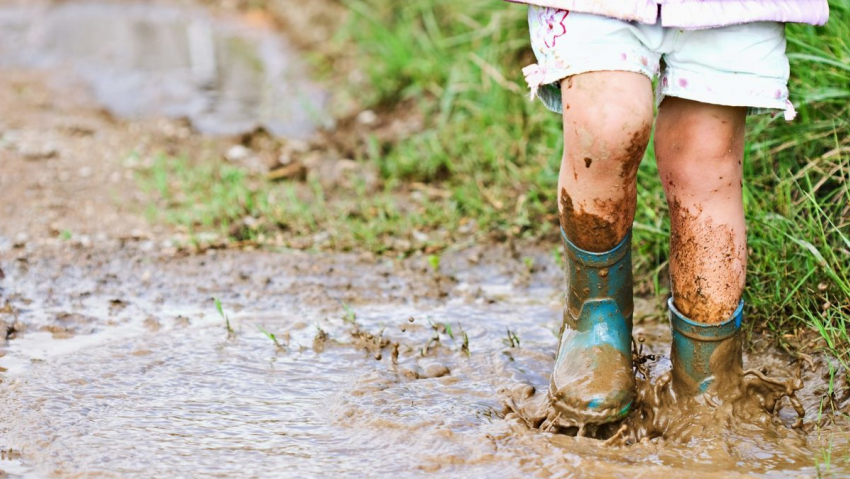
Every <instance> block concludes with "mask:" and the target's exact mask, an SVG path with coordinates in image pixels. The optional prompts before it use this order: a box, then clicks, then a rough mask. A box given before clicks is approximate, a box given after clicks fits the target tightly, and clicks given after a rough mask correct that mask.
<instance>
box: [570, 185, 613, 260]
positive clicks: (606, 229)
mask: <svg viewBox="0 0 850 479" xmlns="http://www.w3.org/2000/svg"><path fill="white" fill-rule="evenodd" d="M560 201H561V227H562V228H564V231H565V232H566V233H567V238H569V239H570V241H572V242H573V244H575V245H576V246H578V247H579V248H581V249H583V250H585V251H592V252H604V251H610V250H612V249H614V247H615V246H617V245H618V244H619V243H620V241H622V239H623V238H622V236H621V234H620V233H619V232H618V230H619V229H622V228H618V225H617V224H616V223H615V222H614V221H611V220H609V219H607V218H605V217H603V216H601V215H596V214H593V213H589V212H587V211H585V210H584V209H583V208H582V207H581V206H579V205H575V204H574V203H573V198H572V197H571V196H570V194H569V193H567V190H566V188H561V195H560ZM612 203H613V201H612ZM611 206H613V205H611Z"/></svg>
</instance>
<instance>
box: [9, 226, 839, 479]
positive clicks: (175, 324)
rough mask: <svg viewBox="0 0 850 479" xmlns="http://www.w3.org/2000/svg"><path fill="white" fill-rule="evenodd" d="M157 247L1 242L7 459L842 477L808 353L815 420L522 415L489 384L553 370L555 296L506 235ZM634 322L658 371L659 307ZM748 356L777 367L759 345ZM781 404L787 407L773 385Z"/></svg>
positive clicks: (139, 469)
mask: <svg viewBox="0 0 850 479" xmlns="http://www.w3.org/2000/svg"><path fill="white" fill-rule="evenodd" d="M2 243H3V242H0V244H2ZM151 246H152V245H150V244H147V243H143V244H141V245H140V246H139V247H138V248H135V249H130V250H128V249H127V248H126V247H125V248H121V247H119V246H117V245H116V246H115V247H114V249H108V248H107V249H101V250H95V251H93V252H92V251H90V250H89V251H85V250H82V251H79V250H76V249H74V248H71V247H69V246H62V245H59V246H57V247H55V248H54V249H52V250H48V252H47V253H44V252H41V253H38V254H37V255H35V256H28V255H27V254H25V253H22V252H20V251H17V250H6V252H5V253H4V252H2V251H0V264H2V265H3V269H4V270H5V273H6V279H5V280H3V281H2V282H0V286H2V287H3V289H2V296H0V307H2V306H3V305H4V304H7V301H8V304H9V306H10V308H7V311H8V312H6V313H3V314H2V315H0V319H2V320H4V321H6V322H7V323H8V324H12V325H13V326H14V327H15V328H17V329H20V330H22V331H20V332H18V331H10V332H11V334H10V339H9V341H8V343H7V344H6V347H5V349H4V350H5V353H6V355H5V356H4V357H0V366H2V367H4V368H7V369H8V371H6V372H5V373H0V378H2V382H0V410H2V411H4V419H3V420H2V421H0V450H2V451H5V453H4V456H2V457H0V469H3V470H6V471H7V472H8V473H9V474H10V476H11V477H25V478H34V477H45V476H55V477H130V478H132V477H318V476H322V477H364V476H368V477H418V476H426V475H429V476H433V475H435V476H437V477H482V478H483V477H528V476H533V477H600V478H601V477H679V476H681V475H684V474H688V476H689V477H816V476H817V475H818V471H820V472H821V473H823V474H824V475H825V476H830V475H832V476H834V477H847V476H848V475H850V465H848V463H847V458H848V457H850V447H848V442H847V438H848V435H847V432H846V424H845V423H843V422H840V420H839V423H838V424H836V425H829V424H824V426H823V428H817V427H815V426H814V424H815V422H816V421H817V420H818V417H819V412H818V411H819V404H820V402H819V401H820V398H821V394H822V390H823V389H824V387H825V385H826V382H825V380H824V378H823V374H824V367H823V366H822V365H821V367H820V369H819V371H818V372H816V373H814V372H809V371H806V372H804V376H803V377H804V379H805V381H806V387H805V388H804V389H803V390H802V391H800V392H799V393H798V395H799V396H800V398H801V400H802V402H803V406H804V408H805V412H806V417H805V420H806V422H807V424H808V427H807V431H808V433H798V432H795V431H792V430H791V429H788V428H785V426H783V431H785V433H781V434H778V433H776V431H778V429H770V428H763V427H759V426H755V425H748V424H730V425H726V426H728V427H726V426H724V427H719V428H717V429H715V430H714V431H712V434H710V435H705V436H697V437H694V438H692V439H690V440H689V441H688V442H687V443H686V444H680V443H671V442H669V441H665V440H663V439H661V438H655V439H652V440H646V441H643V442H641V443H639V444H636V445H632V446H629V447H610V446H605V445H604V444H603V441H600V440H595V439H589V438H580V437H579V438H576V437H571V436H569V435H564V434H553V433H547V432H541V431H539V430H537V429H534V428H533V427H529V425H527V424H526V423H525V422H524V421H523V420H522V419H520V418H519V417H517V415H516V414H513V413H510V411H509V410H508V409H507V408H505V406H504V404H505V402H506V401H508V400H510V399H511V398H517V397H527V396H529V395H532V393H533V392H534V391H538V392H539V391H544V390H545V387H546V384H547V382H548V374H549V371H550V369H551V367H552V364H553V356H554V352H555V347H556V337H555V332H557V329H558V327H559V325H560V317H561V311H560V301H561V300H560V294H559V292H558V285H559V284H560V279H559V278H560V272H559V271H558V268H557V267H556V266H555V265H554V264H552V263H551V260H549V259H547V256H548V255H546V254H538V255H537V256H535V264H537V265H540V266H538V267H537V271H536V272H535V273H534V274H532V275H528V273H527V271H526V268H525V266H524V264H523V263H522V262H521V261H513V260H504V259H503V258H506V257H508V255H505V254H498V255H496V256H495V257H494V258H493V259H492V260H491V262H489V263H488V262H487V261H484V262H483V264H481V263H479V262H478V261H477V260H476V264H475V265H472V264H471V263H470V262H469V261H468V258H470V257H472V256H475V255H468V254H467V252H461V253H454V254H446V255H445V256H444V258H443V265H442V266H441V274H440V275H435V274H433V273H431V272H430V271H429V269H428V267H427V266H426V265H425V261H424V260H423V259H413V260H410V261H407V262H405V263H395V262H389V261H385V260H374V259H372V258H357V257H353V256H336V257H316V256H310V255H306V254H302V253H292V252H290V253H283V254H271V253H259V252H253V253H251V252H247V253H227V252H225V253H217V252H211V253H210V254H209V255H206V256H199V257H190V258H172V257H163V258H160V257H158V255H157V254H155V253H151V252H150V251H151ZM488 250H489V248H488ZM478 257H480V256H478ZM496 258H498V259H496ZM213 296H219V297H221V298H222V301H223V303H224V307H225V309H226V310H227V311H228V312H229V313H230V314H231V315H232V322H233V325H234V328H235V330H236V332H235V333H234V334H231V335H228V334H227V332H226V331H225V329H224V326H223V322H222V320H221V318H219V317H218V315H217V313H216V312H215V310H214V308H213V304H212V299H211V298H212V297H213ZM343 303H345V304H350V305H351V306H350V308H351V311H352V312H353V313H354V317H352V315H351V314H349V313H346V311H345V308H344V306H343ZM653 304H654V303H653V302H647V301H639V305H640V307H639V309H641V310H642V311H639V312H638V315H637V316H638V317H639V318H640V317H645V316H646V315H647V314H648V313H657V311H655V309H656V308H655V307H654V306H653ZM411 318H412V320H411ZM352 319H353V320H354V323H355V324H352V323H351V322H350V321H351V320H352ZM446 324H448V325H449V326H450V327H451V333H452V335H451V336H454V339H452V337H451V336H450V335H449V334H448V330H447V329H446ZM257 326H261V327H262V328H264V329H265V330H267V331H270V332H273V333H274V334H276V336H277V338H278V341H279V343H280V344H281V345H282V347H280V348H278V347H276V346H275V345H274V343H273V342H272V341H271V340H270V339H268V338H267V337H265V336H264V335H263V334H262V333H261V332H260V331H259V329H258V327H257ZM508 329H510V330H511V331H512V332H513V333H515V337H516V338H518V339H519V342H520V343H519V345H518V346H517V345H516V344H515V343H514V345H513V346H511V342H510V340H509V339H508V334H507V332H506V331H507V330H508ZM464 332H465V333H466V334H467V336H468V346H469V347H468V349H469V354H468V355H467V354H466V353H465V351H464V347H463V342H464V341H463V339H462V337H463V333H464ZM635 332H636V334H638V335H640V336H641V337H643V338H645V342H644V343H643V344H644V351H643V353H644V354H645V355H646V354H650V353H651V354H655V355H657V358H658V359H657V360H655V361H649V362H648V363H647V364H648V366H649V370H650V371H651V373H650V375H651V376H653V377H658V376H660V375H661V374H663V373H664V372H665V371H666V370H668V369H669V361H667V359H666V356H665V355H666V354H667V353H668V352H669V348H668V346H667V345H668V343H669V338H670V334H669V328H668V326H667V325H666V324H664V323H663V322H662V323H658V322H655V321H652V320H646V321H643V322H640V323H639V324H638V325H637V326H636V331H635ZM394 350H396V351H397V357H396V354H395V353H394ZM396 362H397V364H396ZM746 362H747V363H748V365H749V366H753V365H762V364H763V365H766V366H767V367H768V368H771V369H773V370H777V369H780V368H783V367H786V366H787V365H788V360H787V359H786V358H784V357H783V356H782V355H780V354H778V353H775V352H770V351H768V352H766V353H760V354H757V355H750V356H749V357H747V358H746ZM838 388H839V389H841V388H843V389H844V390H846V388H847V385H846V384H844V383H839V384H838ZM844 407H846V403H845V405H844ZM779 417H780V419H781V421H782V422H784V423H785V424H786V425H787V426H790V425H791V424H792V423H793V422H794V420H795V418H796V415H795V413H794V411H793V409H792V408H791V407H790V406H787V405H786V407H783V408H782V409H781V411H780V412H779ZM717 431H721V432H722V431H727V433H726V435H718V434H715V433H717ZM771 431H773V432H771ZM827 454H830V456H829V465H828V466H827V465H826V464H825V462H826V457H827V456H826V455H827ZM827 467H828V468H829V469H827ZM827 471H828V472H827Z"/></svg>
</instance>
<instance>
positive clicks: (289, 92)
mask: <svg viewBox="0 0 850 479" xmlns="http://www.w3.org/2000/svg"><path fill="white" fill-rule="evenodd" d="M9 66H20V67H29V68H32V67H38V68H46V69H50V70H53V71H56V70H57V69H63V70H60V71H62V72H63V73H58V74H57V77H56V79H55V81H56V82H57V83H58V84H61V83H63V82H64V81H67V80H68V78H65V77H67V76H69V75H70V76H72V77H81V78H82V79H84V80H85V81H86V82H87V83H88V85H89V86H90V88H91V90H92V92H93V94H94V97H95V98H96V99H97V101H99V102H100V103H101V104H103V105H104V107H105V108H106V109H107V110H109V111H110V112H111V113H113V114H115V115H118V116H120V117H125V118H143V117H161V116H167V117H177V118H188V119H189V121H190V122H191V124H192V125H193V126H194V127H195V128H196V129H198V130H199V131H201V132H203V133H208V134H217V135H219V134H220V135H232V134H238V133H244V132H250V131H253V130H255V129H257V128H260V127H262V128H265V129H266V130H268V131H269V132H271V133H272V134H275V135H280V136H286V137H306V136H309V135H310V133H312V132H313V131H314V130H315V129H316V128H317V127H319V126H327V125H329V123H330V117H329V116H328V115H327V113H326V106H327V94H326V92H325V91H324V90H323V89H322V88H321V87H320V86H318V85H317V84H316V83H314V82H312V81H311V80H310V79H309V77H308V75H307V67H306V64H305V62H303V61H301V60H300V59H299V58H298V57H297V56H296V55H295V54H294V52H293V51H292V49H291V48H290V47H289V45H288V44H287V42H286V41H285V40H284V39H283V38H281V37H280V36H278V35H276V34H275V33H274V32H273V31H272V30H271V29H269V28H268V27H265V28H264V27H263V25H258V24H256V23H251V22H249V21H247V20H240V19H234V18H218V17H215V16H213V15H212V14H210V13H208V12H207V11H204V10H200V9H191V8H177V7H170V6H163V5H151V4H149V3H135V4H133V3H129V4H127V3H120V4H113V3H108V2H74V3H58V4H53V5H42V4H39V3H38V2H36V5H34V6H30V5H27V6H8V5H7V6H0V67H9Z"/></svg>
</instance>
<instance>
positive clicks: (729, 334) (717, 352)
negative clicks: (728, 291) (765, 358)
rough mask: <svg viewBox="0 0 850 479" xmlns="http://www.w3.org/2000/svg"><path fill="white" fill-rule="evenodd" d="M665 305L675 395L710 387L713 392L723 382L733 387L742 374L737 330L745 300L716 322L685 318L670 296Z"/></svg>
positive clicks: (708, 389)
mask: <svg viewBox="0 0 850 479" xmlns="http://www.w3.org/2000/svg"><path fill="white" fill-rule="evenodd" d="M667 305H668V307H669V308H670V325H671V327H672V329H673V349H672V350H671V352H670V360H671V362H672V363H673V371H672V374H673V389H674V391H676V394H677V395H680V396H681V395H686V396H696V395H700V394H703V393H706V392H709V391H711V390H713V391H712V392H715V393H716V392H717V390H718V388H722V387H723V386H725V385H729V386H735V384H729V383H733V382H734V381H735V380H736V378H740V377H741V375H742V374H743V359H742V349H741V334H740V332H741V323H742V321H743V319H744V301H743V300H741V302H740V303H738V308H737V309H735V312H734V313H732V317H730V318H729V319H727V320H726V321H723V322H722V323H716V324H704V323H698V322H696V321H692V320H690V319H688V318H687V317H685V316H684V315H683V314H682V313H680V312H679V310H677V309H676V306H675V305H674V304H673V298H670V299H669V300H668V301H667ZM712 385H714V386H715V387H714V388H712Z"/></svg>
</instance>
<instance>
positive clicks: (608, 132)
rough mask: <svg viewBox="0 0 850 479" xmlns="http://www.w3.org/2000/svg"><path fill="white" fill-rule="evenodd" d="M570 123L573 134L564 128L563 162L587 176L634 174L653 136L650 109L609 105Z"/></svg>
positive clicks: (583, 113)
mask: <svg viewBox="0 0 850 479" xmlns="http://www.w3.org/2000/svg"><path fill="white" fill-rule="evenodd" d="M571 120H572V122H573V124H572V125H571V127H572V131H570V129H569V128H570V125H566V124H565V126H567V127H568V129H567V132H566V133H567V134H566V138H565V145H566V148H565V153H564V156H565V158H569V159H570V160H571V161H572V162H573V163H575V164H576V166H577V167H578V168H579V169H582V170H584V173H586V174H588V175H596V176H605V177H607V178H611V177H612V176H611V175H612V174H617V175H619V177H622V178H625V177H633V176H634V175H635V174H636V172H637V168H638V166H639V165H640V162H641V160H642V159H643V156H644V153H645V152H646V147H647V144H648V143H649V138H650V135H651V134H652V109H651V106H650V107H649V108H647V107H646V106H645V105H641V104H632V105H630V104H628V103H615V102H612V103H609V104H602V105H599V106H598V108H594V109H591V110H589V111H585V112H582V113H581V114H580V115H575V116H573V117H572V118H571ZM615 177H616V176H615Z"/></svg>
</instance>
